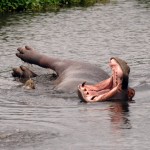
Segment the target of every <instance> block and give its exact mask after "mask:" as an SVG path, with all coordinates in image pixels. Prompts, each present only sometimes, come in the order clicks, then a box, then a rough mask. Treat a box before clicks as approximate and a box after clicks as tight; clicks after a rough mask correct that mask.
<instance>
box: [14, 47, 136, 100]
mask: <svg viewBox="0 0 150 150" xmlns="http://www.w3.org/2000/svg"><path fill="white" fill-rule="evenodd" d="M17 50H18V52H17V53H16V56H17V57H18V58H20V59H21V60H23V61H24V62H27V63H30V64H35V65H38V66H40V67H43V68H50V69H52V70H54V71H55V73H56V75H57V78H56V79H55V81H54V83H55V90H56V91H61V92H67V93H77V95H78V96H79V98H80V99H81V100H82V101H84V102H95V101H106V100H110V99H125V100H132V98H133V96H134V94H135V91H134V89H132V88H129V87H128V82H129V80H128V79H129V72H130V68H129V66H128V65H127V63H126V62H125V61H123V60H121V59H119V58H117V57H112V58H111V59H110V67H111V69H112V75H111V77H109V75H108V74H107V73H106V72H105V71H104V70H102V69H101V68H99V67H98V66H96V65H94V64H90V63H85V62H79V61H74V60H67V59H60V58H55V57H52V56H47V55H44V54H41V53H39V52H37V51H36V50H34V49H33V48H31V47H29V46H25V47H19V48H18V49H17ZM12 75H13V76H14V77H22V78H32V77H35V76H37V74H36V73H34V72H33V71H31V70H29V69H28V68H27V67H24V66H21V67H19V68H14V69H13V73H12Z"/></svg>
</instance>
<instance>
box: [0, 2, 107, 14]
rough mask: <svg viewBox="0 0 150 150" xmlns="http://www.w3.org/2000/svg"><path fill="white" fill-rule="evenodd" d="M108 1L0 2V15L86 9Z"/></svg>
mask: <svg viewBox="0 0 150 150" xmlns="http://www.w3.org/2000/svg"><path fill="white" fill-rule="evenodd" d="M98 2H101V3H107V2H109V0H1V2H0V13H5V12H20V11H34V12H36V11H49V10H50V11H57V10H59V9H60V8H62V7H72V6H82V7H87V6H91V5H94V4H95V3H98Z"/></svg>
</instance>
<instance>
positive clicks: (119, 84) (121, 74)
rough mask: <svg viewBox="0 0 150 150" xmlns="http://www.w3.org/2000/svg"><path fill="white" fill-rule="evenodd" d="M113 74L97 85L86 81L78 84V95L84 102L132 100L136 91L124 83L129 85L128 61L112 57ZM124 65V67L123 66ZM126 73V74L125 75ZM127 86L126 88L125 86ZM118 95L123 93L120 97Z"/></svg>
mask: <svg viewBox="0 0 150 150" xmlns="http://www.w3.org/2000/svg"><path fill="white" fill-rule="evenodd" d="M110 67H111V69H112V76H111V77H110V78H109V79H107V80H104V81H102V82H100V83H98V84H96V85H85V82H84V83H82V84H81V85H79V86H78V91H77V93H78V96H79V98H80V99H81V100H82V101H84V102H97V101H106V100H111V99H123V100H130V101H131V100H132V98H133V97H134V95H135V91H134V89H132V88H128V87H126V86H124V85H123V84H126V85H128V83H124V82H125V81H126V82H128V80H125V79H126V78H127V79H128V76H127V75H128V74H127V73H129V67H128V66H127V64H126V62H124V61H122V60H120V59H118V58H112V59H111V60H110ZM123 67H124V68H123ZM125 73H126V75H125ZM124 87H126V88H124ZM118 95H121V96H120V97H118Z"/></svg>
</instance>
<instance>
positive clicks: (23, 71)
mask: <svg viewBox="0 0 150 150" xmlns="http://www.w3.org/2000/svg"><path fill="white" fill-rule="evenodd" d="M12 76H13V77H19V78H26V79H29V78H32V77H36V76H37V74H35V73H34V72H32V71H31V70H29V69H28V68H27V67H25V66H20V67H18V68H13V72H12Z"/></svg>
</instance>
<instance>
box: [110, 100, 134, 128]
mask: <svg viewBox="0 0 150 150" xmlns="http://www.w3.org/2000/svg"><path fill="white" fill-rule="evenodd" d="M110 111H111V116H110V117H111V122H112V126H113V127H115V129H120V128H121V129H131V128H132V127H131V124H130V120H129V119H128V117H129V104H128V103H120V102H114V103H113V104H112V105H111V106H110Z"/></svg>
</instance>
